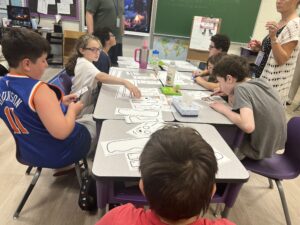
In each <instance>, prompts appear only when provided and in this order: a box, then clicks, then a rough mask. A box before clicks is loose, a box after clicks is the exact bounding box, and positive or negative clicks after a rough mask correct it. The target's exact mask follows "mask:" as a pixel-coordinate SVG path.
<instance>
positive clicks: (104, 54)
mask: <svg viewBox="0 0 300 225" xmlns="http://www.w3.org/2000/svg"><path fill="white" fill-rule="evenodd" d="M94 35H95V36H96V37H98V38H99V39H100V42H101V44H102V46H103V49H102V51H101V52H100V56H99V59H98V60H97V61H96V62H94V65H95V66H96V67H97V69H98V70H100V71H101V72H104V73H109V68H110V67H111V61H110V57H109V55H108V51H109V49H110V48H111V47H113V46H115V45H116V37H115V35H114V34H113V33H112V31H111V29H109V28H108V27H104V28H103V29H100V30H96V31H95V32H94Z"/></svg>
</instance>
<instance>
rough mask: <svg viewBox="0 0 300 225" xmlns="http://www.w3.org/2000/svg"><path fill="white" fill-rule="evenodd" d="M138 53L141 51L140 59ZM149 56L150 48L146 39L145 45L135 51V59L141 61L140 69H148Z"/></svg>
mask: <svg viewBox="0 0 300 225" xmlns="http://www.w3.org/2000/svg"><path fill="white" fill-rule="evenodd" d="M138 53H139V59H137V55H138ZM148 57H149V49H148V45H147V41H144V43H143V47H142V48H137V49H135V51H134V60H135V61H136V62H138V63H139V68H140V69H147V65H148Z"/></svg>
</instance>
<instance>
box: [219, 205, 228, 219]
mask: <svg viewBox="0 0 300 225" xmlns="http://www.w3.org/2000/svg"><path fill="white" fill-rule="evenodd" d="M229 211H230V208H229V207H227V206H225V208H224V210H223V211H222V212H221V216H222V218H227V217H228V214H229Z"/></svg>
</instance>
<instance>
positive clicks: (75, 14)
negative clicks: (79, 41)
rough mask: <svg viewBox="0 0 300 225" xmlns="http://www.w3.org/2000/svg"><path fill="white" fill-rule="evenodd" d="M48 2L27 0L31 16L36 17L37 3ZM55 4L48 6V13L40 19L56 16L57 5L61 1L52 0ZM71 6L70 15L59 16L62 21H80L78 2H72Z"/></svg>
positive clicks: (73, 0) (77, 0)
mask: <svg viewBox="0 0 300 225" xmlns="http://www.w3.org/2000/svg"><path fill="white" fill-rule="evenodd" d="M42 1H44V2H48V1H47V0H27V6H28V7H29V9H30V12H31V14H32V15H35V14H36V15H37V8H38V2H42ZM53 1H55V4H48V13H47V14H42V13H40V16H41V17H42V18H53V19H54V16H55V15H57V14H58V13H57V12H58V11H57V3H61V2H63V1H61V0H53ZM72 2H73V4H70V14H60V15H61V16H62V20H71V21H79V19H80V11H79V10H80V1H79V0H72Z"/></svg>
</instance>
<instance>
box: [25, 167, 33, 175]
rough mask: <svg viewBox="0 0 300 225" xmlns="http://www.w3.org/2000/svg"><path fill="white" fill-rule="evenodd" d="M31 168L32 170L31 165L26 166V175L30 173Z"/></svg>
mask: <svg viewBox="0 0 300 225" xmlns="http://www.w3.org/2000/svg"><path fill="white" fill-rule="evenodd" d="M31 170H32V166H28V168H27V170H26V172H25V173H26V174H27V175H29V174H30V172H31Z"/></svg>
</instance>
